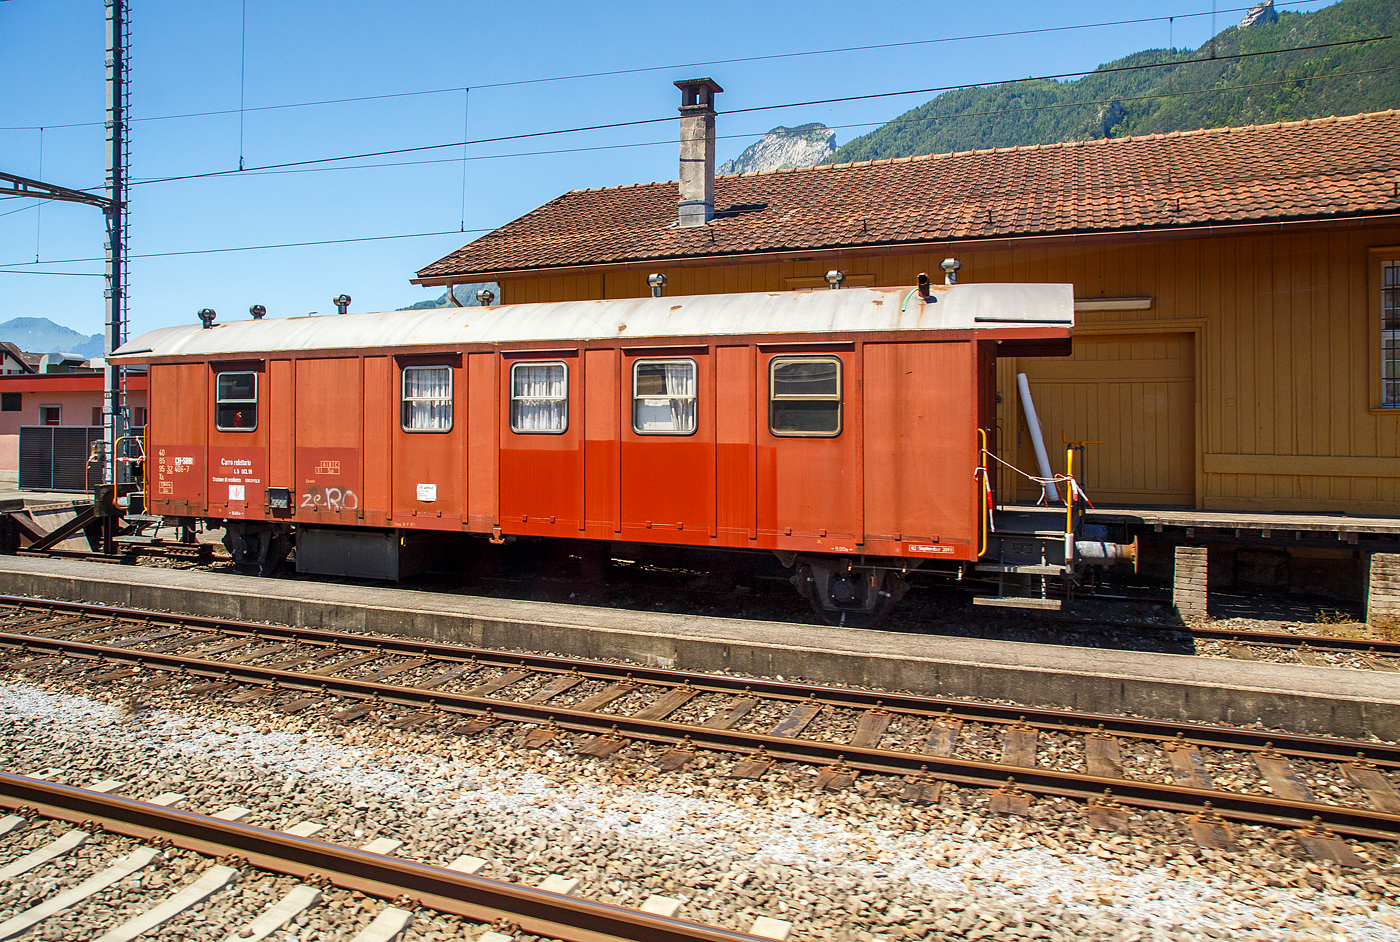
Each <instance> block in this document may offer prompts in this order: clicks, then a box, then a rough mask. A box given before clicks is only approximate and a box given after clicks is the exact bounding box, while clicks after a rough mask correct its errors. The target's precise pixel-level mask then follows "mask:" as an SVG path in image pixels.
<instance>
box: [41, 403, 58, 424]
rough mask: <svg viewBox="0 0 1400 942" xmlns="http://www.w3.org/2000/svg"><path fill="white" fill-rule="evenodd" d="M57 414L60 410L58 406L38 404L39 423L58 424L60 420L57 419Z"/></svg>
mask: <svg viewBox="0 0 1400 942" xmlns="http://www.w3.org/2000/svg"><path fill="white" fill-rule="evenodd" d="M59 415H60V410H59V407H58V406H40V407H39V424H40V425H60V424H61V422H60V421H59Z"/></svg>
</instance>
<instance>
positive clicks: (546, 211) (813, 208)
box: [418, 110, 1400, 279]
mask: <svg viewBox="0 0 1400 942" xmlns="http://www.w3.org/2000/svg"><path fill="white" fill-rule="evenodd" d="M1397 166H1400V111H1394V110H1392V111H1383V112H1376V113H1372V114H1362V115H1353V116H1349V117H1343V118H1328V119H1323V120H1313V121H1297V122H1290V123H1280V124H1270V125H1263V126H1252V127H1244V128H1217V129H1210V130H1202V131H1173V132H1171V133H1170V134H1155V135H1147V136H1143V137H1127V138H1110V139H1107V140H1094V141H1075V142H1069V143H1064V144H1048V145H1041V144H1037V145H1033V146H1028V147H1009V148H997V149H995V150H982V151H960V152H958V153H952V154H928V155H924V156H918V157H902V158H895V159H888V160H865V161H857V162H854V163H843V164H828V165H823V166H818V167H808V168H800V169H791V168H788V169H784V170H779V171H767V172H761V173H746V174H740V175H737V176H725V177H719V178H718V179H717V180H716V181H715V209H716V213H717V215H716V218H715V219H714V221H713V222H711V223H710V224H709V225H708V226H706V227H705V228H703V229H678V228H675V227H674V223H675V220H676V199H677V184H676V182H675V181H668V182H660V183H638V184H629V185H627V186H620V187H610V188H606V189H590V190H572V191H570V192H568V193H565V194H563V195H562V196H560V197H558V198H556V199H554V200H551V201H550V202H548V203H546V204H545V205H543V206H541V207H539V208H538V209H535V210H533V211H531V212H529V213H526V214H525V215H524V216H521V217H520V218H519V219H516V220H514V221H513V222H510V223H507V224H506V225H504V226H502V227H501V228H499V229H497V230H495V231H494V232H491V233H489V234H487V235H485V236H482V237H481V238H480V239H478V240H476V241H475V242H472V243H470V244H469V245H466V246H463V247H462V248H460V249H458V250H457V251H455V252H453V253H451V254H450V255H448V256H446V257H445V258H442V259H440V260H439V261H436V262H434V263H432V264H431V265H429V266H427V267H426V268H424V269H423V270H422V271H420V272H419V273H418V275H419V277H420V278H424V279H436V278H441V277H444V276H449V277H450V276H457V275H461V276H476V275H480V274H488V273H490V274H495V273H503V272H521V273H524V272H527V271H530V270H532V269H540V268H554V267H560V266H572V265H586V264H610V263H620V262H627V261H640V260H655V261H664V260H666V259H675V258H686V257H691V258H693V257H703V256H707V255H725V256H731V257H732V256H734V255H741V254H743V253H763V252H773V251H791V250H803V249H812V248H818V247H828V246H843V245H890V244H900V243H911V242H912V243H917V242H923V241H930V240H935V239H936V240H939V241H945V240H957V239H976V238H981V237H986V236H991V235H996V236H1017V235H1043V234H1053V233H1066V234H1068V233H1081V232H1095V231H1112V230H1118V229H1137V228H1172V227H1182V226H1199V225H1203V224H1216V223H1232V222H1262V221H1276V220H1283V219H1308V218H1317V217H1322V216H1329V215H1337V214H1345V213H1362V212H1367V213H1375V212H1396V211H1400V196H1397V195H1396V192H1395V180H1396V171H1395V168H1396V167H1397Z"/></svg>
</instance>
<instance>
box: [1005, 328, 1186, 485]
mask: <svg viewBox="0 0 1400 942" xmlns="http://www.w3.org/2000/svg"><path fill="white" fill-rule="evenodd" d="M1016 369H1017V370H1018V371H1019V372H1023V373H1025V374H1026V375H1027V376H1028V377H1029V379H1030V386H1031V397H1032V398H1033V399H1034V401H1035V408H1036V412H1037V413H1039V415H1040V421H1041V425H1042V427H1043V428H1044V431H1045V445H1046V449H1047V450H1048V451H1049V453H1050V464H1051V466H1052V467H1053V468H1054V470H1055V471H1057V472H1059V471H1063V470H1064V464H1065V455H1064V451H1065V449H1064V444H1063V443H1064V441H1065V440H1066V439H1068V440H1070V441H1099V442H1103V444H1102V445H1090V446H1089V448H1088V453H1087V459H1086V462H1085V464H1086V467H1085V468H1084V469H1083V473H1082V474H1078V473H1077V474H1076V476H1077V477H1079V479H1080V481H1081V482H1082V483H1083V484H1084V486H1085V488H1086V490H1087V491H1088V493H1089V498H1090V500H1092V501H1094V502H1095V503H1096V504H1138V505H1173V504H1175V505H1194V504H1195V501H1196V389H1195V375H1196V368H1195V359H1194V350H1193V335H1192V334H1187V333H1163V334H1126V335H1125V334H1115V335H1112V336H1098V337H1096V336H1093V335H1088V336H1085V335H1082V334H1081V335H1079V336H1076V337H1075V338H1074V353H1073V355H1072V356H1068V357H1043V358H1042V357H1035V358H1029V357H1027V358H1020V359H1018V360H1017V361H1016ZM1010 380H1011V381H1010V383H1009V384H1004V385H1003V389H1005V388H1006V386H1008V385H1009V387H1010V392H1011V394H1012V395H1013V396H1014V395H1015V388H1016V386H1015V376H1014V375H1013V376H1011V377H1010ZM1015 414H1016V416H1017V417H1018V418H1017V421H1016V427H1015V429H1014V430H1011V435H1012V437H1013V438H1014V447H1012V448H1007V447H1006V445H1007V444H1009V443H1008V442H1006V437H1007V433H1006V431H1003V433H1002V443H1003V445H1002V447H1003V449H1004V451H1007V452H1010V453H1012V454H1015V455H1016V456H1017V461H1016V463H1017V465H1018V466H1019V467H1021V468H1024V469H1026V470H1027V471H1034V469H1035V455H1034V452H1033V451H1032V446H1031V442H1030V436H1029V435H1028V434H1027V432H1026V424H1025V420H1024V419H1023V418H1020V415H1021V410H1020V408H1019V404H1018V406H1017V408H1016V410H1015ZM1038 493H1039V492H1038V489H1037V488H1036V487H1035V485H1033V484H1031V483H1030V482H1029V481H1026V480H1025V479H1024V478H1022V479H1020V481H1019V484H1018V486H1017V499H1018V500H1022V501H1034V500H1035V499H1036V497H1037V496H1038Z"/></svg>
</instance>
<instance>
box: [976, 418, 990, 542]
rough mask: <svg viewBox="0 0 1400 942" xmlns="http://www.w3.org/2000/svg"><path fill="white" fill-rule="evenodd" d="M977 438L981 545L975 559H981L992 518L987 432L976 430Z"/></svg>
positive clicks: (981, 429) (980, 429) (982, 429)
mask: <svg viewBox="0 0 1400 942" xmlns="http://www.w3.org/2000/svg"><path fill="white" fill-rule="evenodd" d="M977 437H978V440H979V442H980V443H981V445H982V450H981V451H979V452H978V453H977V459H978V465H979V468H978V474H977V477H978V478H979V479H980V480H979V481H978V484H977V489H978V492H979V493H978V496H979V498H980V500H979V503H980V504H981V505H982V545H981V546H980V547H978V550H977V558H978V559H981V558H982V557H983V556H984V555H985V554H986V552H987V524H988V522H989V521H990V520H991V516H992V507H991V498H992V489H991V485H990V482H989V481H988V480H987V458H986V456H987V430H986V429H984V428H979V429H978V430H977Z"/></svg>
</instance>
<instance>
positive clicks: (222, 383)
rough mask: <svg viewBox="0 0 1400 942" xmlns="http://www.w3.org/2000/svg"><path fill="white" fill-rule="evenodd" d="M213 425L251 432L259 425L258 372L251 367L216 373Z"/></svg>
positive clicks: (228, 429)
mask: <svg viewBox="0 0 1400 942" xmlns="http://www.w3.org/2000/svg"><path fill="white" fill-rule="evenodd" d="M214 389H215V404H214V428H216V429H218V430H219V431H221V432H251V431H253V429H255V428H257V427H258V374H257V373H254V372H253V371H252V370H241V371H239V372H237V373H219V374H217V375H216V376H215V377H214Z"/></svg>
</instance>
